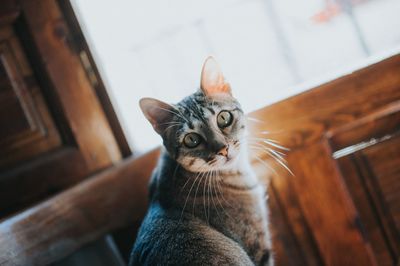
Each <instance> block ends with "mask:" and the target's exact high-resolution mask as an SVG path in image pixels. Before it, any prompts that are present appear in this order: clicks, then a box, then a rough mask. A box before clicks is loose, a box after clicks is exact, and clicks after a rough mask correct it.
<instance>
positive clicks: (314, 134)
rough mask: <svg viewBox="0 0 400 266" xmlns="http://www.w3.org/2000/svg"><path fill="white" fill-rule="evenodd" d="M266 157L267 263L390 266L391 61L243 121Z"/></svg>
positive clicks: (395, 63)
mask: <svg viewBox="0 0 400 266" xmlns="http://www.w3.org/2000/svg"><path fill="white" fill-rule="evenodd" d="M251 116H252V117H255V118H257V119H258V121H261V122H260V123H257V124H256V126H254V130H253V132H254V134H255V135H256V136H257V137H260V138H265V137H266V135H265V134H261V133H257V132H263V131H269V132H270V133H269V134H268V135H267V137H269V138H272V139H275V140H278V141H279V142H280V143H281V144H282V145H284V146H287V147H289V148H290V151H289V152H288V155H287V158H286V160H287V164H288V165H289V167H290V169H291V171H292V172H293V175H291V174H290V173H288V171H286V170H285V169H284V168H283V167H281V166H280V165H279V164H278V163H277V162H275V161H274V160H273V159H271V158H269V156H268V155H265V156H264V155H263V154H260V155H259V156H262V157H261V158H262V159H263V160H264V161H266V162H267V163H268V164H269V165H271V166H272V167H273V169H274V171H266V172H267V173H266V174H264V175H265V176H266V177H270V176H272V181H271V186H270V190H269V192H270V193H269V194H270V195H269V196H270V199H269V204H270V206H271V222H272V225H271V227H272V231H273V239H274V241H273V243H274V247H275V256H276V261H277V265H341V266H342V265H382V266H383V265H385V266H386V265H392V266H393V265H398V263H399V256H400V137H399V134H400V56H399V55H397V56H393V57H391V58H389V59H386V60H384V61H382V62H379V63H377V64H373V65H371V66H369V67H367V68H365V69H362V70H360V71H357V72H355V73H352V74H350V75H347V76H344V77H341V78H339V79H337V80H334V81H332V82H329V83H327V84H324V85H322V86H319V87H317V88H315V89H312V90H310V91H307V92H305V93H302V94H300V95H297V96H294V97H291V98H289V99H287V100H284V101H282V102H279V103H276V104H274V105H272V106H269V107H266V108H263V109H261V110H259V111H256V112H254V113H253V114H251Z"/></svg>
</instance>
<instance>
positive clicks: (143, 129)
mask: <svg viewBox="0 0 400 266" xmlns="http://www.w3.org/2000/svg"><path fill="white" fill-rule="evenodd" d="M72 3H73V6H74V9H75V10H76V12H77V14H78V19H79V20H80V22H81V24H82V27H83V30H84V33H85V35H86V38H87V40H88V42H89V45H90V46H91V49H92V52H93V54H94V57H95V60H96V63H97V65H98V67H99V69H100V72H101V73H102V77H103V79H104V81H105V83H106V87H107V88H108V90H109V94H110V97H111V99H112V101H113V104H114V107H115V109H116V111H117V113H118V116H119V119H120V121H121V123H122V125H123V127H124V129H125V133H126V136H127V138H128V141H129V143H130V145H131V146H132V148H133V149H134V150H135V151H145V150H148V149H149V148H151V147H154V146H156V145H159V144H160V141H161V140H160V138H159V137H158V136H157V135H156V134H155V133H154V132H153V130H152V129H151V126H150V125H149V123H148V122H147V121H146V120H145V119H144V118H143V115H142V114H141V112H140V110H139V107H138V101H139V99H140V98H142V97H155V98H159V99H161V100H164V101H167V102H176V101H178V100H180V99H181V98H183V97H184V96H186V95H188V94H190V93H192V92H193V91H194V90H195V89H196V88H197V87H198V85H199V78H200V68H201V65H202V63H203V60H204V59H205V58H206V56H207V55H209V54H213V55H215V56H216V58H217V59H218V61H219V62H220V64H221V66H222V69H223V70H224V72H225V75H226V77H227V79H228V81H229V82H230V83H231V85H232V87H233V92H234V95H235V96H236V97H237V98H238V99H239V100H240V102H241V103H242V105H243V107H244V109H245V111H247V112H249V111H252V110H255V109H257V108H261V107H263V106H265V105H268V104H271V103H273V102H276V101H278V100H281V99H284V98H286V97H289V96H291V95H294V94H297V93H299V92H301V91H302V90H303V89H304V88H307V86H304V85H303V86H301V85H300V84H310V83H313V82H316V81H319V80H321V79H323V80H324V79H325V80H326V79H327V78H328V77H330V76H331V75H332V73H337V72H343V71H346V70H349V69H351V68H352V66H355V65H357V64H360V63H361V62H364V61H365V60H366V58H369V57H371V56H376V55H379V54H382V53H384V54H385V53H388V51H395V50H396V49H397V47H399V45H400V30H399V29H400V19H399V14H400V0H369V1H368V0H352V1H351V0H341V1H339V0H338V1H333V0H326V1H323V0H307V1H305V0H304V1H293V0H246V1H245V0H218V1H215V0H202V1H189V0H169V1H162V0H146V1H132V0H131V1H129V0H114V1H105V0H101V1H100V0H73V1H72Z"/></svg>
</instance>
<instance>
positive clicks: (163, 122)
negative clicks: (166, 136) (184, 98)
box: [139, 98, 173, 135]
mask: <svg viewBox="0 0 400 266" xmlns="http://www.w3.org/2000/svg"><path fill="white" fill-rule="evenodd" d="M139 105H140V109H142V112H143V114H144V116H145V117H146V118H147V120H149V122H150V123H151V125H152V126H153V128H154V130H155V131H156V132H157V133H158V134H160V135H161V134H162V133H164V131H165V129H166V128H167V126H168V122H169V121H171V120H172V116H173V111H172V110H173V107H172V106H171V105H169V104H167V103H165V102H162V101H159V100H157V99H153V98H142V99H140V101H139Z"/></svg>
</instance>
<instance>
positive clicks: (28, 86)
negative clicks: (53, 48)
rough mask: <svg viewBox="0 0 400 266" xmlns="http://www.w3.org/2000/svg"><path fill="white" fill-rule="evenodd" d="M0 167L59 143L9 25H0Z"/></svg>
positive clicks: (37, 153) (29, 156)
mask: <svg viewBox="0 0 400 266" xmlns="http://www.w3.org/2000/svg"><path fill="white" fill-rule="evenodd" d="M0 82H1V88H0V89H1V95H0V101H1V104H0V108H1V110H0V113H1V116H0V117H1V120H0V125H1V126H0V128H1V131H0V149H1V150H2V153H1V155H0V169H1V168H4V167H6V166H9V164H12V163H14V164H15V163H17V162H18V161H20V160H26V159H29V158H32V157H34V156H37V155H39V154H41V153H44V152H47V151H49V150H51V149H54V148H56V147H58V146H60V145H61V137H60V135H59V133H58V131H57V129H56V128H55V125H54V122H53V120H52V118H51V117H50V114H49V111H48V108H47V106H46V104H45V103H44V100H43V96H42V94H41V91H40V90H39V88H38V86H37V82H36V81H35V79H34V77H33V75H32V70H31V68H30V67H29V65H28V63H27V60H26V58H25V56H24V54H23V51H22V49H21V46H20V44H19V42H18V39H17V37H16V36H15V33H14V31H13V29H12V28H11V27H10V26H8V25H7V26H3V27H1V28H0Z"/></svg>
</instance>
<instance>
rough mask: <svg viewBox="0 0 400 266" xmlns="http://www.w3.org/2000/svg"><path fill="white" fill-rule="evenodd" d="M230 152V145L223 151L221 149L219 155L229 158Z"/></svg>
mask: <svg viewBox="0 0 400 266" xmlns="http://www.w3.org/2000/svg"><path fill="white" fill-rule="evenodd" d="M228 150H229V146H228V145H225V146H224V147H223V148H222V149H220V150H219V151H218V153H217V154H218V155H222V156H225V157H227V156H228Z"/></svg>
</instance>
